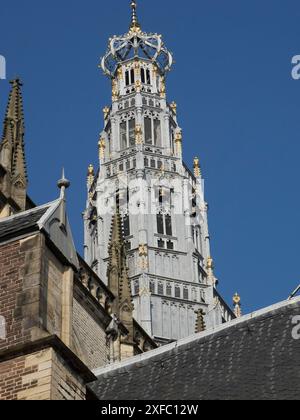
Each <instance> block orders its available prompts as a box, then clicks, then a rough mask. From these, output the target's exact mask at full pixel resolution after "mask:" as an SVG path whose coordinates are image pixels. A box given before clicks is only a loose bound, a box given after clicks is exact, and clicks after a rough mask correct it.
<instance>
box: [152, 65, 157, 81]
mask: <svg viewBox="0 0 300 420" xmlns="http://www.w3.org/2000/svg"><path fill="white" fill-rule="evenodd" d="M152 72H153V77H154V78H155V77H156V76H157V73H158V68H157V65H156V64H153V70H152Z"/></svg>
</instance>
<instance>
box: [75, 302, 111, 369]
mask: <svg viewBox="0 0 300 420" xmlns="http://www.w3.org/2000/svg"><path fill="white" fill-rule="evenodd" d="M73 344H74V351H75V353H76V354H77V355H78V357H79V358H81V359H82V360H83V361H84V363H86V365H87V366H88V367H89V369H91V370H93V369H96V368H99V367H102V366H104V365H106V364H107V363H108V360H107V359H108V349H107V346H106V333H105V330H104V327H103V326H101V325H100V324H99V323H98V322H96V321H95V319H94V318H93V317H92V316H91V315H90V314H89V313H88V311H87V310H86V309H85V308H84V307H83V306H82V304H81V303H80V302H78V301H77V300H76V299H75V298H74V300H73Z"/></svg>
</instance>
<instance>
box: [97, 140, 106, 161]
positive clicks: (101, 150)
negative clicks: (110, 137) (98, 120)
mask: <svg viewBox="0 0 300 420" xmlns="http://www.w3.org/2000/svg"><path fill="white" fill-rule="evenodd" d="M98 148H99V158H100V159H101V160H102V159H104V157H105V148H106V144H105V140H104V139H103V138H101V139H100V140H99V142H98Z"/></svg>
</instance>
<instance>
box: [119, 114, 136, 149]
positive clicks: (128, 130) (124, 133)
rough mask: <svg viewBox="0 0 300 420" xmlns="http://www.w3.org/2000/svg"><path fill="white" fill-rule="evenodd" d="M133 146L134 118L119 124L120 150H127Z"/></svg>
mask: <svg viewBox="0 0 300 420" xmlns="http://www.w3.org/2000/svg"><path fill="white" fill-rule="evenodd" d="M134 145H135V118H131V119H128V120H127V121H122V122H121V124H120V148H121V150H124V149H128V148H129V147H132V146H134Z"/></svg>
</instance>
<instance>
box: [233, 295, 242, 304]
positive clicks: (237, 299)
mask: <svg viewBox="0 0 300 420" xmlns="http://www.w3.org/2000/svg"><path fill="white" fill-rule="evenodd" d="M233 303H234V304H235V305H239V304H240V303H241V297H240V296H239V294H238V293H236V294H235V295H234V296H233Z"/></svg>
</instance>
